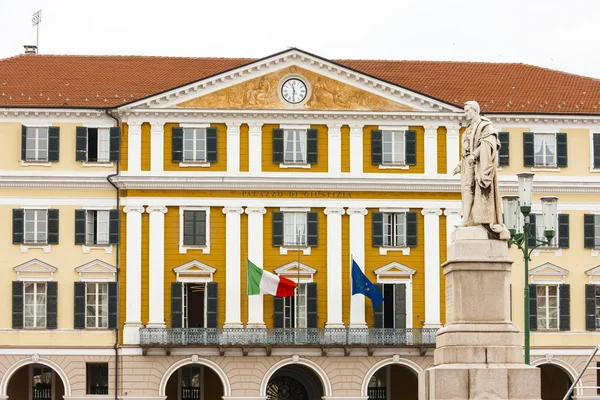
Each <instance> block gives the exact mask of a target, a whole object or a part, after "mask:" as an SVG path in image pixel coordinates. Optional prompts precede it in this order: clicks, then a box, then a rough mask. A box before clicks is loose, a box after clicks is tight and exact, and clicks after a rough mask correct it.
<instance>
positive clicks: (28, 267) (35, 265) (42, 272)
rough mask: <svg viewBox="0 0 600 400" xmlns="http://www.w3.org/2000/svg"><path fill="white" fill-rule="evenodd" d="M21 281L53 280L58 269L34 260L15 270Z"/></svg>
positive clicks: (18, 266)
mask: <svg viewBox="0 0 600 400" xmlns="http://www.w3.org/2000/svg"><path fill="white" fill-rule="evenodd" d="M13 269H14V270H15V272H16V273H17V277H18V279H19V280H45V281H46V280H47V281H49V280H52V278H53V276H54V273H55V272H56V267H54V266H52V265H50V264H48V263H45V262H43V261H40V260H38V259H37V258H34V259H33V260H30V261H27V262H25V263H23V264H20V265H17V266H16V267H14V268H13Z"/></svg>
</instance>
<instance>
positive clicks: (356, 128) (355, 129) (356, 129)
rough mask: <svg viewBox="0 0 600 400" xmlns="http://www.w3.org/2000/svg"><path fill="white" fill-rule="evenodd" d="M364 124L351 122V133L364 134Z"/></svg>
mask: <svg viewBox="0 0 600 400" xmlns="http://www.w3.org/2000/svg"><path fill="white" fill-rule="evenodd" d="M363 127H364V125H363V124H350V134H351V135H362V134H363Z"/></svg>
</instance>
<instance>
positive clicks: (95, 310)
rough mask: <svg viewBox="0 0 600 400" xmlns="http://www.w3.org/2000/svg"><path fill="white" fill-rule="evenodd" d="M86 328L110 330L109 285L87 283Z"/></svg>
mask: <svg viewBox="0 0 600 400" xmlns="http://www.w3.org/2000/svg"><path fill="white" fill-rule="evenodd" d="M85 288H86V296H85V301H86V316H85V319H86V328H105V329H106V328H108V283H86V286H85Z"/></svg>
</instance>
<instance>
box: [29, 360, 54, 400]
mask: <svg viewBox="0 0 600 400" xmlns="http://www.w3.org/2000/svg"><path fill="white" fill-rule="evenodd" d="M34 368H48V369H49V370H50V373H51V379H52V382H51V383H50V385H51V386H50V387H51V388H52V390H51V392H52V400H55V396H54V392H55V388H56V386H55V384H56V383H55V382H56V379H55V378H56V372H54V369H53V368H51V367H49V366H47V365H44V364H29V368H28V370H29V382H28V384H27V387H28V390H29V397H28V399H32V398H33V369H34Z"/></svg>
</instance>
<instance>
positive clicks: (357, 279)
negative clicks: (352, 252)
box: [352, 260, 383, 310]
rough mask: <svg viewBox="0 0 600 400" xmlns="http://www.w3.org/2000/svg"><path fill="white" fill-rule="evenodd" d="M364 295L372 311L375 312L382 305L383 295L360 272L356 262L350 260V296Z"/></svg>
mask: <svg viewBox="0 0 600 400" xmlns="http://www.w3.org/2000/svg"><path fill="white" fill-rule="evenodd" d="M358 293H361V294H364V295H365V296H367V297H368V298H369V299H371V303H373V310H376V309H377V307H379V305H380V304H381V303H383V295H382V294H381V292H380V291H379V289H377V287H376V286H375V285H374V284H373V282H371V281H370V280H369V279H368V278H367V277H366V276H365V274H363V272H362V271H361V269H360V267H359V266H358V264H357V263H356V261H354V260H352V295H353V296H354V295H355V294H358Z"/></svg>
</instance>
